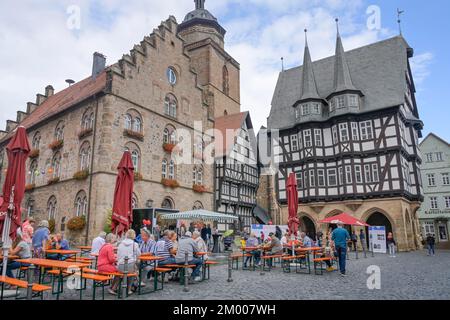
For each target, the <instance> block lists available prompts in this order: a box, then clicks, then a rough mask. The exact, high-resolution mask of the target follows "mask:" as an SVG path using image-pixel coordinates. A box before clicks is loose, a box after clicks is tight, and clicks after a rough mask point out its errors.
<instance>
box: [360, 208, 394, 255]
mask: <svg viewBox="0 0 450 320" xmlns="http://www.w3.org/2000/svg"><path fill="white" fill-rule="evenodd" d="M365 216H366V219H365V221H366V223H367V224H369V225H371V226H384V227H385V228H386V236H387V235H388V233H389V232H392V233H393V234H394V238H396V235H395V232H394V225H393V223H392V221H391V219H390V217H389V215H388V214H387V213H386V212H385V211H383V210H380V209H372V210H370V211H368V213H366V214H365ZM366 234H367V235H369V228H368V227H366ZM366 241H367V246H369V237H368V236H367V237H366Z"/></svg>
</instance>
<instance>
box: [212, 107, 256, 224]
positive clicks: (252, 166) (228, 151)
mask: <svg viewBox="0 0 450 320" xmlns="http://www.w3.org/2000/svg"><path fill="white" fill-rule="evenodd" d="M215 129H216V132H217V133H221V134H216V137H215V138H216V141H215V144H216V147H215V152H216V154H215V159H216V175H215V178H216V180H215V197H216V198H215V205H216V210H217V211H218V212H222V213H228V214H233V215H236V216H238V217H239V225H238V226H235V227H236V228H238V229H241V230H242V229H243V228H245V227H250V225H251V224H253V223H255V222H256V219H255V218H254V215H253V210H254V208H255V207H256V190H257V188H258V184H259V178H258V166H257V162H256V147H255V146H256V138H255V134H254V131H253V126H252V122H251V119H250V114H249V113H248V112H241V113H238V114H233V115H225V116H222V117H219V118H216V121H215Z"/></svg>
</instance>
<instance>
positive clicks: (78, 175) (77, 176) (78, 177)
mask: <svg viewBox="0 0 450 320" xmlns="http://www.w3.org/2000/svg"><path fill="white" fill-rule="evenodd" d="M88 176H89V170H87V169H84V170H81V171H78V172H75V174H74V175H73V178H74V179H75V180H85V179H86V178H87V177H88Z"/></svg>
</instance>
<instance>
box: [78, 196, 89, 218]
mask: <svg viewBox="0 0 450 320" xmlns="http://www.w3.org/2000/svg"><path fill="white" fill-rule="evenodd" d="M87 211H88V200H87V196H86V192H84V191H80V192H78V194H77V196H76V198H75V215H76V216H77V217H82V216H86V215H87Z"/></svg>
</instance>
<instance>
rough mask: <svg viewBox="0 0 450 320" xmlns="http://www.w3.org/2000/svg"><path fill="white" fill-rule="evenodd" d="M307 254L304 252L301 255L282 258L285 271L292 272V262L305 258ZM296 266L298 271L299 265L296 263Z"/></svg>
mask: <svg viewBox="0 0 450 320" xmlns="http://www.w3.org/2000/svg"><path fill="white" fill-rule="evenodd" d="M305 258H306V256H305V255H303V254H300V255H296V256H283V257H282V258H281V267H282V268H283V272H285V273H290V272H291V262H292V261H295V260H299V259H305ZM295 267H296V269H295V270H296V272H297V265H295Z"/></svg>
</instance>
